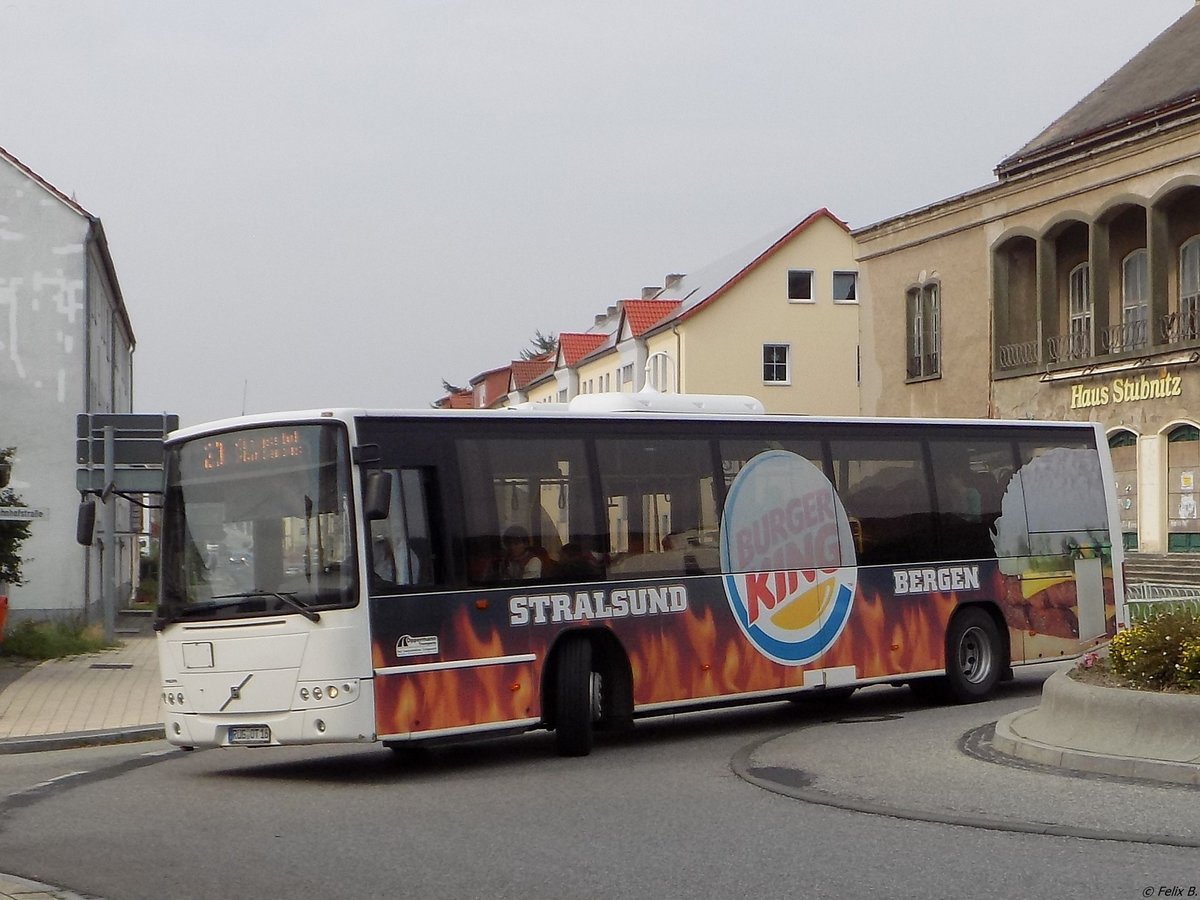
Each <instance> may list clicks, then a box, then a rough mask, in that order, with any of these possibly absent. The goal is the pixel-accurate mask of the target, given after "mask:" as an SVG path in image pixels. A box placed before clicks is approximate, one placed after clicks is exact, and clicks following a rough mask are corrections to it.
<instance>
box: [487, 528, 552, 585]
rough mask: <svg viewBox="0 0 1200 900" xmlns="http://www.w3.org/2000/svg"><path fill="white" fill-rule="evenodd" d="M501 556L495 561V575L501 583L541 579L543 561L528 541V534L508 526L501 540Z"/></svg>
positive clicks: (522, 529) (523, 530)
mask: <svg viewBox="0 0 1200 900" xmlns="http://www.w3.org/2000/svg"><path fill="white" fill-rule="evenodd" d="M502 544H503V555H502V556H501V557H500V559H498V560H497V561H496V575H497V576H498V577H499V578H500V580H502V581H520V580H522V579H526V578H541V577H542V569H543V563H544V560H543V559H542V556H541V554H539V553H538V552H537V551H536V550H535V549H534V547H533V544H532V542H531V541H530V540H529V532H528V531H526V530H525V529H524V528H522V527H521V526H520V525H510V526H509V527H508V528H506V529H505V531H504V537H503V538H502Z"/></svg>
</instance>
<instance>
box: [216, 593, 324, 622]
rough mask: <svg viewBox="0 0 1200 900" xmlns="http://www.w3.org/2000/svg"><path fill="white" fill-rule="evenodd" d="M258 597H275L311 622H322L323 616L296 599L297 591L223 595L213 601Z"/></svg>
mask: <svg viewBox="0 0 1200 900" xmlns="http://www.w3.org/2000/svg"><path fill="white" fill-rule="evenodd" d="M257 597H274V598H275V599H277V600H279V601H280V602H282V603H286V604H287V605H288V606H290V607H292V609H294V610H296V611H297V612H298V613H300V615H302V616H304V618H306V619H308V620H309V621H310V622H320V621H321V614H320V613H319V612H317V611H316V610H312V609H309V608H308V606H307V605H306V604H305V603H304V602H303V601H301V600H298V599H296V592H295V591H288V592H287V593H280V592H279V591H263V590H254V591H246V592H245V593H241V594H221V595H220V596H217V597H213V598H212V599H213V600H251V599H254V598H257Z"/></svg>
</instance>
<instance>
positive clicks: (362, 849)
mask: <svg viewBox="0 0 1200 900" xmlns="http://www.w3.org/2000/svg"><path fill="white" fill-rule="evenodd" d="M1036 692H1037V684H1036V682H1033V683H1024V684H1019V685H1017V686H1015V687H1011V688H1009V689H1008V690H1007V691H1006V692H1005V693H1004V694H1003V695H1002V696H1001V697H1000V698H999V699H998V700H996V701H993V702H989V703H987V704H981V705H976V706H971V707H955V708H950V709H932V710H930V709H926V708H920V707H916V706H914V705H913V704H912V703H911V700H910V698H909V696H908V692H907V691H903V690H893V689H888V690H886V691H883V690H881V691H877V692H874V693H870V692H868V694H866V695H864V697H862V698H857V697H856V698H854V699H853V700H851V701H850V704H849V705H848V707H847V708H846V710H843V711H835V712H832V713H831V712H830V711H828V710H822V709H819V708H795V707H792V706H791V705H789V704H771V705H767V706H761V707H752V708H742V709H736V710H728V711H724V712H719V713H707V714H693V715H689V716H683V717H677V718H660V719H655V720H645V721H642V722H639V724H638V727H637V729H636V730H635V732H634V733H633V734H632V735H629V736H623V737H619V738H606V739H604V740H601V741H600V742H599V744H598V746H597V749H596V751H595V752H594V753H593V754H592V756H590V757H587V758H583V759H561V758H558V757H556V756H554V754H553V749H552V743H551V740H550V738H549V736H548V735H542V734H533V735H527V736H524V737H520V738H515V739H509V740H504V741H496V742H491V743H487V744H480V745H466V746H458V747H453V748H444V749H439V750H435V751H433V752H431V753H430V754H428V755H427V756H423V757H422V756H417V757H416V758H395V757H393V755H392V754H391V753H390V752H388V751H386V750H383V749H376V748H371V749H346V748H332V749H311V748H304V749H299V748H298V749H288V750H261V751H253V750H248V751H207V752H202V753H184V752H182V751H175V750H170V749H168V748H167V747H166V745H165V744H146V745H139V746H131V747H124V748H117V747H109V748H100V749H97V750H90V751H64V752H63V755H60V754H31V755H29V756H30V758H26V759H22V760H21V761H19V762H17V763H16V765H17V766H18V767H20V768H19V769H13V768H11V767H9V765H8V762H7V760H6V761H5V764H4V766H2V767H0V787H2V788H3V790H4V796H5V799H4V800H3V801H0V870H7V871H10V872H12V873H15V874H19V875H24V876H26V877H31V878H36V879H39V880H44V881H48V882H51V883H55V884H61V885H65V886H67V887H69V888H72V889H74V890H75V891H78V892H80V893H88V894H92V895H98V896H100V897H104V898H107V900H140V898H155V900H159V898H162V897H166V896H169V897H172V898H178V900H189V898H211V897H214V896H238V897H264V898H268V897H271V898H273V897H281V896H287V897H289V898H294V900H309V898H313V900H315V898H322V900H328V898H341V897H346V898H367V897H389V898H394V897H409V896H413V897H421V898H455V900H458V898H464V897H480V898H484V897H486V898H541V897H546V898H575V897H580V898H583V897H587V898H596V897H655V898H679V900H684V898H687V900H692V898H697V897H706V898H707V897H720V898H724V897H731V898H739V900H745V898H759V897H763V898H775V897H780V898H800V897H854V898H858V897H875V896H885V897H897V898H900V897H914V898H916V897H919V898H929V897H972V898H973V897H980V898H1005V900H1008V898H1012V897H1018V896H1020V897H1054V898H1061V897H1087V898H1089V900H1095V898H1105V897H1119V898H1134V897H1144V896H1172V894H1170V893H1162V894H1160V893H1158V891H1159V889H1160V888H1167V889H1174V888H1176V887H1178V888H1180V889H1181V890H1182V891H1183V893H1181V894H1174V896H1188V895H1189V894H1188V891H1189V890H1190V889H1192V888H1193V887H1194V888H1195V889H1196V891H1197V894H1200V853H1198V851H1197V850H1196V849H1194V848H1182V847H1176V846H1165V845H1161V844H1154V843H1138V842H1131V841H1124V840H1114V841H1106V840H1085V839H1079V838H1073V837H1058V836H1046V835H1040V834H1032V833H1022V832H1014V831H997V830H991V829H987V828H976V827H962V826H956V825H947V824H942V823H939V822H936V821H913V820H911V819H908V818H905V817H904V816H903V815H878V814H867V813H863V812H859V811H855V810H853V809H846V808H837V807H836V806H830V805H821V804H817V803H812V802H806V801H804V800H798V799H795V798H793V797H789V796H785V795H782V794H780V793H776V792H772V791H768V790H764V789H762V788H761V787H758V786H755V785H754V784H751V783H749V782H748V781H746V780H745V779H743V778H741V777H739V776H738V775H737V774H735V771H734V766H733V761H734V760H735V759H739V758H740V759H742V760H746V759H749V760H751V761H752V762H757V764H759V765H760V766H768V765H777V764H779V763H780V762H781V761H790V762H792V763H803V765H802V766H800V768H801V769H802V770H803V771H804V772H805V774H806V776H807V777H810V778H812V779H814V781H815V783H816V784H817V785H818V786H823V787H827V788H829V789H830V790H831V791H834V792H840V793H841V794H844V795H846V796H848V797H852V798H853V797H854V796H855V795H856V793H857V794H862V793H865V792H866V791H867V790H874V789H875V788H876V787H878V786H879V785H883V786H884V787H885V788H887V789H889V790H893V791H894V792H895V795H896V796H897V797H899V798H901V799H902V800H903V801H904V802H905V803H909V804H912V805H921V804H924V805H927V806H929V805H932V806H934V807H936V806H938V805H939V801H940V800H941V799H942V798H939V797H938V796H937V794H938V791H937V789H936V785H938V784H940V783H942V782H941V780H940V779H941V775H942V772H943V771H944V770H945V771H946V772H947V774H949V775H953V780H954V782H955V787H954V789H955V790H959V789H960V788H959V787H958V786H957V785H958V779H960V778H962V777H967V776H968V774H969V769H970V767H971V766H979V767H982V768H981V769H979V770H977V771H979V772H980V773H983V772H985V771H986V772H987V776H986V777H983V778H982V779H981V781H980V786H979V790H978V791H977V792H976V793H975V794H974V795H973V797H972V799H971V802H972V803H973V804H975V805H977V806H979V807H980V808H983V809H988V808H991V807H992V806H994V805H995V804H996V803H999V802H1000V801H1001V800H1002V799H1004V798H1005V797H1009V796H1011V795H1013V794H1014V793H1019V792H1022V791H1024V792H1026V793H1027V794H1029V793H1040V794H1046V793H1047V792H1048V791H1050V790H1051V787H1050V786H1051V785H1057V786H1058V787H1055V788H1054V790H1060V791H1064V792H1065V793H1064V794H1063V796H1065V797H1066V798H1067V800H1066V802H1077V803H1079V804H1080V808H1081V809H1083V808H1084V807H1086V808H1088V809H1089V810H1095V809H1096V808H1102V806H1103V798H1104V797H1105V796H1113V795H1111V794H1106V792H1107V791H1109V790H1110V787H1111V785H1108V784H1107V783H1105V782H1102V781H1089V780H1086V779H1077V778H1075V779H1069V778H1066V776H1061V775H1054V774H1047V773H1037V772H1029V771H1027V770H1023V769H1019V768H1011V767H1005V766H996V765H994V764H991V763H988V762H985V761H980V760H971V761H969V762H961V763H959V762H953V764H952V763H951V761H953V760H957V758H958V757H959V756H961V751H960V750H959V748H958V739H959V738H960V737H961V735H962V734H964V733H965V732H966V731H968V730H970V729H972V728H974V727H976V726H977V725H978V724H979V723H980V722H981V721H987V720H989V718H990V719H991V720H994V719H995V718H998V717H999V716H1000V715H1002V714H1004V713H1005V712H1007V711H1010V710H1011V709H1013V708H1018V707H1020V706H1021V705H1033V703H1035V702H1036ZM876 720H878V721H876ZM897 723H898V724H897ZM857 725H861V726H864V727H870V726H872V725H877V726H878V727H880V728H884V729H887V728H892V729H893V730H892V731H891V732H888V731H884V732H883V733H882V736H877V737H875V738H870V737H866V738H864V736H863V735H861V734H857V733H856V726H857ZM805 735H808V736H809V739H808V740H805V739H804V736H805ZM789 741H790V742H797V741H798V742H799V743H798V744H796V743H793V744H790V745H789V744H788V743H787V742H789ZM839 744H841V746H843V747H844V748H845V749H846V752H844V753H839V752H838V750H837V747H838V745H839ZM851 749H853V750H854V752H853V753H851V752H849V751H850V750H851ZM809 750H812V751H813V752H812V753H809V752H808V751H809ZM817 751H819V752H817ZM783 753H786V754H787V755H786V756H781V754H783ZM156 754H157V755H156ZM797 755H799V757H800V760H799V761H797V760H796V759H795V757H796V756H797ZM855 766H858V767H859V771H860V775H859V777H858V778H856V777H855V775H854V767H855ZM960 767H962V769H961V770H960ZM950 768H953V769H955V771H953V772H950V771H949V769H950ZM824 773H830V774H829V776H826V775H825V774H824ZM920 776H923V777H924V779H925V784H926V787H925V788H924V789H922V788H921V787H920V781H921V777H920ZM967 782H968V784H969V783H970V778H969V777H967ZM930 784H932V785H934V786H935V787H934V788H932V789H931V788H930V787H929V785H930ZM1120 788H1121V790H1122V791H1123V792H1124V793H1122V794H1120V795H1119V796H1121V797H1124V798H1127V801H1128V802H1133V800H1135V799H1136V800H1137V802H1138V803H1139V804H1141V806H1140V807H1139V811H1138V815H1139V816H1140V815H1144V810H1145V809H1153V806H1154V804H1155V802H1157V801H1156V799H1155V798H1166V797H1167V796H1168V795H1166V794H1162V793H1159V792H1160V791H1161V790H1162V789H1161V788H1157V787H1152V786H1145V785H1129V784H1124V785H1120ZM1169 796H1170V797H1172V798H1176V799H1172V801H1171V802H1177V798H1179V797H1181V796H1184V795H1182V794H1180V793H1178V792H1173V793H1171V794H1170V795H1169ZM1187 796H1189V797H1190V800H1191V801H1192V806H1194V801H1195V800H1197V799H1200V794H1197V793H1196V792H1191V793H1190V794H1189V795H1187ZM1072 798H1074V799H1073V800H1072ZM1184 808H1187V809H1190V808H1191V807H1190V806H1186V805H1185V807H1184ZM1120 815H1121V811H1120V810H1119V809H1117V810H1114V816H1115V819H1116V820H1119V818H1120ZM1147 890H1149V891H1150V893H1146V891H1147Z"/></svg>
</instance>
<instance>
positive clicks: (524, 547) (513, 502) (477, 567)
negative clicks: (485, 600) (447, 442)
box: [458, 437, 600, 584]
mask: <svg viewBox="0 0 1200 900" xmlns="http://www.w3.org/2000/svg"><path fill="white" fill-rule="evenodd" d="M458 456H459V475H460V480H461V483H462V486H463V503H464V509H465V513H466V515H465V519H464V525H465V533H464V535H463V538H464V550H465V553H466V556H467V577H468V579H469V580H470V582H471V583H473V584H500V583H511V582H517V581H534V582H550V581H556V580H566V581H588V580H595V578H597V577H599V572H600V560H599V559H598V556H597V555H596V554H595V552H594V550H595V548H596V547H597V545H598V541H597V534H596V516H595V511H594V508H593V503H592V499H593V498H592V490H591V479H590V476H589V474H588V466H587V455H586V452H585V445H584V443H583V441H581V440H578V439H571V438H557V437H551V438H544V437H532V438H505V437H487V438H478V439H477V438H464V439H462V440H460V441H459V442H458Z"/></svg>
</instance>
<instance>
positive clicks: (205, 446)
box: [196, 428, 309, 475]
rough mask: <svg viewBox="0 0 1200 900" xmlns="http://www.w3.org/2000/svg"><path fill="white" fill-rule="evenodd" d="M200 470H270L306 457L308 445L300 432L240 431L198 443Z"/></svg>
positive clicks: (211, 471)
mask: <svg viewBox="0 0 1200 900" xmlns="http://www.w3.org/2000/svg"><path fill="white" fill-rule="evenodd" d="M196 449H197V450H198V452H199V456H200V460H199V462H200V468H201V470H202V471H204V472H205V473H208V474H214V475H215V474H217V473H219V472H222V471H244V470H247V469H256V468H265V469H269V468H273V467H275V466H279V465H286V464H287V463H289V462H296V461H299V460H302V459H304V458H306V457H307V456H308V450H309V448H308V442H307V441H306V440H305V435H304V433H303V430H302V429H300V428H271V429H256V430H254V431H243V432H238V433H235V434H226V435H221V436H219V437H212V438H208V439H207V440H204V441H200V442H198V446H197V448H196Z"/></svg>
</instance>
